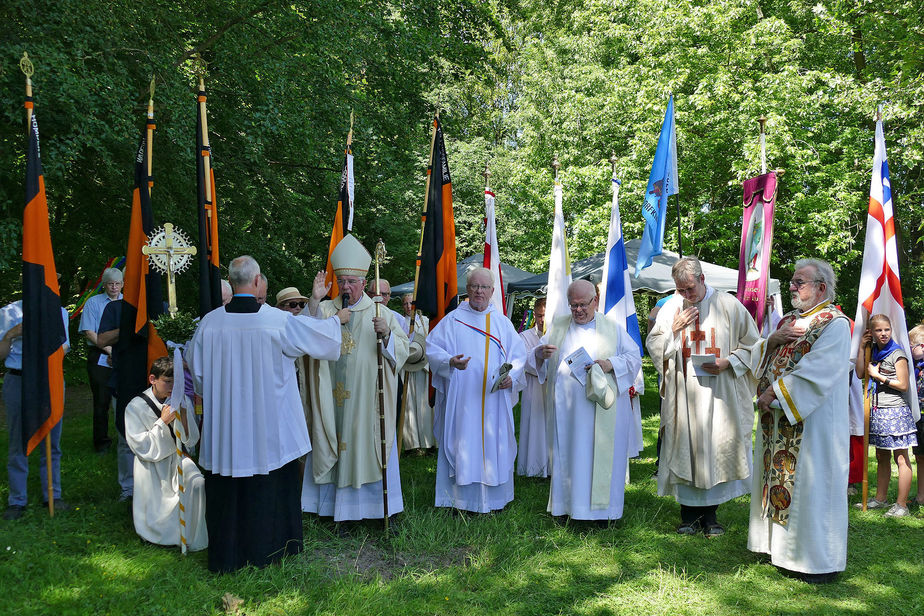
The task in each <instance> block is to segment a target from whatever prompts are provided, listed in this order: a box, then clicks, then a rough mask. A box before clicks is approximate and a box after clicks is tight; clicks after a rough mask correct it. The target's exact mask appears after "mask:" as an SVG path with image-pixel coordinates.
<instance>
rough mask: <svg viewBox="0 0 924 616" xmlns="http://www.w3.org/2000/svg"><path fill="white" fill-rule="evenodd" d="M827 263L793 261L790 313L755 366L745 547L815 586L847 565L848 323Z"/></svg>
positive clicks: (764, 346)
mask: <svg viewBox="0 0 924 616" xmlns="http://www.w3.org/2000/svg"><path fill="white" fill-rule="evenodd" d="M835 285H836V279H835V276H834V271H833V270H832V269H831V266H830V265H828V264H827V263H826V262H824V261H821V260H818V259H802V260H800V261H797V262H796V267H795V273H794V274H793V277H792V281H791V282H790V283H789V291H790V294H791V296H792V305H793V308H794V310H793V311H792V312H790V313H788V314H787V315H786V316H784V317H783V319H782V321H780V326H779V329H777V331H776V332H775V333H774V334H772V335H771V336H770V337H769V338H768V339H767V341H766V343H764V344H762V345H759V346H760V348H759V349H757V352H755V355H754V361H755V363H756V365H757V366H758V369H759V370H761V373H760V374H761V378H760V382H759V385H758V394H759V397H758V400H757V406H758V414H759V417H760V419H759V422H758V423H759V425H758V430H757V440H756V446H755V452H754V453H755V455H754V460H755V462H754V466H755V467H756V469H755V472H754V481H753V490H752V492H751V522H750V530H749V532H748V549H749V550H751V551H752V552H762V553H765V554H769V555H770V561H771V562H772V563H773V564H774V565H776V566H777V567H780V568H782V569H786V570H788V571H791V572H794V573H795V575H797V576H798V577H800V578H802V579H803V580H805V581H806V582H810V583H824V582H830V581H832V580H833V579H834V577H835V576H836V575H837V573H838V572H840V571H843V570H844V569H845V568H846V566H847V471H848V462H849V458H850V454H849V441H850V425H849V420H848V391H849V387H850V385H849V381H848V377H849V373H850V368H851V364H852V362H851V361H850V359H851V358H850V323H849V321H848V319H847V317H846V316H844V314H843V313H842V312H841V311H840V310H839V309H838V308H837V307H836V306H835V305H834V302H833V300H834V294H835Z"/></svg>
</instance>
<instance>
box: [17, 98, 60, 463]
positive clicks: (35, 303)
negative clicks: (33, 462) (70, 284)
mask: <svg viewBox="0 0 924 616" xmlns="http://www.w3.org/2000/svg"><path fill="white" fill-rule="evenodd" d="M26 109H28V110H30V113H29V115H28V119H29V146H28V148H29V149H28V154H27V157H26V208H25V210H24V212H23V220H22V312H23V319H22V439H23V445H24V446H25V448H26V454H27V455H28V454H29V453H31V452H32V450H33V449H35V447H36V445H38V444H39V443H41V442H42V440H43V439H44V438H45V437H46V435H48V433H49V432H51V429H52V428H53V427H54V426H55V425H56V424H57V423H58V422H59V421H61V416H62V415H63V413H64V367H63V361H64V344H65V342H66V341H67V338H66V332H65V331H64V321H63V319H62V317H61V294H60V291H59V289H58V274H57V271H56V270H55V260H54V252H53V251H52V248H51V230H50V228H49V226H48V202H47V201H46V199H45V178H44V177H43V175H42V161H41V158H40V150H39V133H38V122H37V121H36V119H35V114H34V113H32V112H31V110H32V97H31V96H29V97H27V98H26Z"/></svg>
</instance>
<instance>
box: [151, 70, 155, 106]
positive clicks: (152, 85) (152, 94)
mask: <svg viewBox="0 0 924 616" xmlns="http://www.w3.org/2000/svg"><path fill="white" fill-rule="evenodd" d="M154 79H155V78H154V75H151V88H150V89H151V100H154Z"/></svg>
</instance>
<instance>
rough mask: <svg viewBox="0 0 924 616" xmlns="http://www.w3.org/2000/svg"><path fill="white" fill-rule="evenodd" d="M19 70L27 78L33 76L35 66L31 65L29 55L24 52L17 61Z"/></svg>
mask: <svg viewBox="0 0 924 616" xmlns="http://www.w3.org/2000/svg"><path fill="white" fill-rule="evenodd" d="M19 70H21V71H22V72H23V74H24V75H25V76H26V77H29V78H31V77H32V75H34V74H35V66H34V65H33V64H32V60H30V59H29V54H28V53H27V52H25V51H24V52H22V58H20V59H19Z"/></svg>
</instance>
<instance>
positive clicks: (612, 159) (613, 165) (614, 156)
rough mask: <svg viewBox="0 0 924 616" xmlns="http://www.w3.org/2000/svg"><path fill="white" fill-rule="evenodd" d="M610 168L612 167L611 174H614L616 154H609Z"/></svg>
mask: <svg viewBox="0 0 924 616" xmlns="http://www.w3.org/2000/svg"><path fill="white" fill-rule="evenodd" d="M610 166H612V167H613V173H616V152H613V153H612V154H610Z"/></svg>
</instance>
